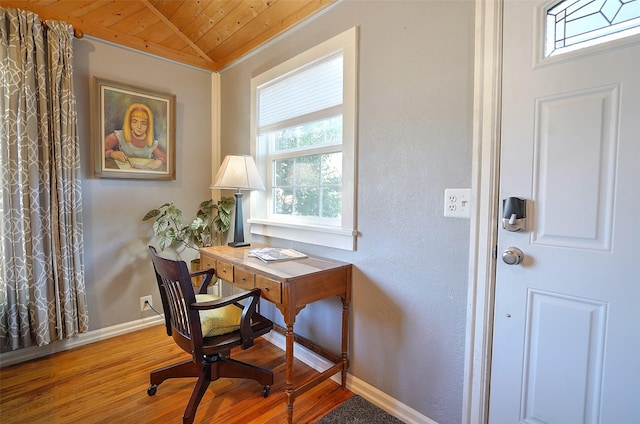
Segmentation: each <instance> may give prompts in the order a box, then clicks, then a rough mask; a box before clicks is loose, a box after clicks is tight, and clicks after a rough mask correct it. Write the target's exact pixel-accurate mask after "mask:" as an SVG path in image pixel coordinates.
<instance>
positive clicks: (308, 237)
mask: <svg viewBox="0 0 640 424" xmlns="http://www.w3.org/2000/svg"><path fill="white" fill-rule="evenodd" d="M248 222H249V223H250V224H251V234H256V235H260V236H264V237H275V238H280V239H285V240H292V241H298V242H302V243H308V244H315V245H318V246H326V247H334V248H336V249H344V250H356V238H357V235H358V232H357V231H356V230H344V229H338V228H329V227H322V226H312V225H300V224H289V223H285V222H279V221H269V220H266V219H249V220H248Z"/></svg>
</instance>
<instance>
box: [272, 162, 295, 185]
mask: <svg viewBox="0 0 640 424" xmlns="http://www.w3.org/2000/svg"><path fill="white" fill-rule="evenodd" d="M275 165H276V170H275V184H274V185H275V186H278V187H284V186H292V185H293V159H282V160H279V161H276V163H275Z"/></svg>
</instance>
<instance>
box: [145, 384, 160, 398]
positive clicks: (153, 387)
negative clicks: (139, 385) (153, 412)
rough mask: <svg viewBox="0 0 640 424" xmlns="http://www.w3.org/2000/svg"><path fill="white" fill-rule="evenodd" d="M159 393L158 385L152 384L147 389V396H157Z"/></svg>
mask: <svg viewBox="0 0 640 424" xmlns="http://www.w3.org/2000/svg"><path fill="white" fill-rule="evenodd" d="M157 391H158V385H157V384H152V385H151V386H149V388H148V389H147V394H148V395H149V396H153V395H155V394H156V392H157Z"/></svg>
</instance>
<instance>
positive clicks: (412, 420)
mask: <svg viewBox="0 0 640 424" xmlns="http://www.w3.org/2000/svg"><path fill="white" fill-rule="evenodd" d="M262 338H263V339H265V340H267V341H268V342H270V343H271V344H273V345H275V346H276V347H278V348H280V349H282V350H285V346H286V341H285V337H284V335H282V334H280V333H278V332H276V331H271V332H269V333H267V334H265V335H264V336H262ZM294 356H295V358H296V359H298V360H300V361H302V362H304V363H305V364H307V365H309V366H310V367H311V368H313V369H315V370H316V371H320V372H322V371H324V370H326V369H327V368H329V367H330V366H331V365H333V364H332V363H331V362H329V361H328V360H326V359H325V358H323V357H322V356H320V355H318V354H317V353H315V352H313V351H312V350H310V349H307V348H306V347H304V346H302V345H300V344H298V343H295V347H294ZM331 379H332V380H334V381H336V382H337V383H340V374H336V375H334V376H333V377H331ZM347 389H349V390H351V391H352V392H353V393H355V394H357V395H360V396H362V397H363V398H364V399H366V400H367V401H369V402H371V403H372V404H374V405H376V406H377V407H378V408H380V409H382V410H384V411H385V412H387V413H389V414H391V415H393V416H394V417H396V418H398V419H400V420H402V421H404V422H405V423H407V424H438V423H437V422H435V421H433V420H432V419H430V418H428V417H425V416H424V415H422V414H420V413H419V412H418V411H416V410H415V409H413V408H411V407H409V406H407V405H405V404H403V403H401V402H399V401H397V400H396V399H394V398H392V397H391V396H389V395H387V394H386V393H384V392H382V391H380V390H378V389H376V388H375V387H373V386H372V385H370V384H368V383H365V382H364V381H362V380H360V379H359V378H357V377H354V376H353V375H351V374H349V373H347Z"/></svg>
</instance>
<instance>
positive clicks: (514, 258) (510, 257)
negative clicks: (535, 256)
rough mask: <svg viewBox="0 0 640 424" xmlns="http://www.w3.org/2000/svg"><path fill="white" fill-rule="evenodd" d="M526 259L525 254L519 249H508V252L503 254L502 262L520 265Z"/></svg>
mask: <svg viewBox="0 0 640 424" xmlns="http://www.w3.org/2000/svg"><path fill="white" fill-rule="evenodd" d="M523 259H524V253H522V250H520V249H518V248H517V247H507V250H505V251H504V252H502V260H503V261H504V263H505V264H507V265H518V264H519V263H521V262H522V260H523Z"/></svg>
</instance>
